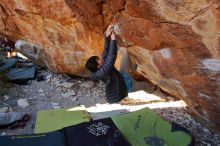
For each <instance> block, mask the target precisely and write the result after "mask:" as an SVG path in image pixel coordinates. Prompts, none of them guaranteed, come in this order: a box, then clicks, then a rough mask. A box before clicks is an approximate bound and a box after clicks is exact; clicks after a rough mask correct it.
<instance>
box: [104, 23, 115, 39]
mask: <svg viewBox="0 0 220 146" xmlns="http://www.w3.org/2000/svg"><path fill="white" fill-rule="evenodd" d="M113 26H114V25H113V24H110V25H109V26H108V28H107V30H106V33H105V35H106V37H109V36H110V35H111V34H112V31H113Z"/></svg>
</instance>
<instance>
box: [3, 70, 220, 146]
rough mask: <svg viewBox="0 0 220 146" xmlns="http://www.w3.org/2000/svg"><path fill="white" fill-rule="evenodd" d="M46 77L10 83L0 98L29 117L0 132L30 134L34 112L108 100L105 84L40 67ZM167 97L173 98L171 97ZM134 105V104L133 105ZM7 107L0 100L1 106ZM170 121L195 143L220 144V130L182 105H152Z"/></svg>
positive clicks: (93, 104)
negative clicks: (23, 123)
mask: <svg viewBox="0 0 220 146" xmlns="http://www.w3.org/2000/svg"><path fill="white" fill-rule="evenodd" d="M41 74H42V75H45V76H46V80H45V81H41V82H37V81H36V80H32V81H31V84H29V85H15V84H10V85H8V86H7V87H8V88H7V93H6V95H5V96H4V97H0V100H1V101H3V102H4V103H6V104H8V105H10V106H11V107H12V109H13V110H14V111H18V112H25V113H26V112H28V113H30V114H31V120H30V121H29V122H28V123H27V125H26V127H25V128H24V129H16V130H8V129H3V130H0V135H14V134H16V135H17V134H18V135H20V134H31V133H33V129H34V123H35V120H36V113H37V111H39V110H44V109H58V108H63V107H73V106H77V105H85V106H86V107H92V106H95V105H96V104H107V103H106V100H105V91H104V84H103V83H101V82H98V83H97V84H94V83H93V82H91V81H88V80H85V79H83V78H75V79H74V78H70V77H69V76H67V75H65V74H56V73H52V72H50V71H47V70H46V71H42V72H41ZM169 100H174V98H172V97H170V98H169ZM134 106H135V105H134ZM1 108H4V109H5V108H6V107H5V104H0V109H1ZM153 110H154V111H155V112H157V113H158V114H160V115H161V116H162V117H163V118H164V119H166V120H167V121H169V122H175V123H177V124H180V125H182V126H183V127H185V128H186V129H188V130H189V131H190V133H191V134H192V136H193V138H194V140H195V144H196V145H198V146H203V145H204V146H209V145H211V146H220V134H216V133H213V132H211V131H209V130H208V129H206V128H205V127H203V126H202V125H201V124H199V123H197V122H196V121H195V120H194V119H193V118H192V117H191V116H190V115H189V114H188V113H187V112H186V111H187V109H186V108H185V107H181V108H179V107H176V108H156V109H153Z"/></svg>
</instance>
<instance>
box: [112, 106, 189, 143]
mask: <svg viewBox="0 0 220 146" xmlns="http://www.w3.org/2000/svg"><path fill="white" fill-rule="evenodd" d="M112 120H113V121H114V123H115V125H116V126H117V127H118V129H119V130H120V131H121V133H122V134H123V135H124V137H125V138H126V139H127V140H128V141H129V143H130V144H131V145H132V146H188V145H190V144H191V141H192V138H191V136H190V135H189V134H187V133H186V132H184V131H181V130H178V131H176V129H175V131H174V130H173V126H172V124H170V123H169V122H167V121H165V120H164V119H162V118H161V117H160V116H159V115H157V114H156V113H155V112H154V111H152V110H151V109H149V108H144V109H141V110H138V111H135V112H131V113H128V114H123V115H117V116H114V117H112Z"/></svg>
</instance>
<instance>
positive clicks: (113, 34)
mask: <svg viewBox="0 0 220 146" xmlns="http://www.w3.org/2000/svg"><path fill="white" fill-rule="evenodd" d="M111 40H116V38H115V32H114V30H112V33H111Z"/></svg>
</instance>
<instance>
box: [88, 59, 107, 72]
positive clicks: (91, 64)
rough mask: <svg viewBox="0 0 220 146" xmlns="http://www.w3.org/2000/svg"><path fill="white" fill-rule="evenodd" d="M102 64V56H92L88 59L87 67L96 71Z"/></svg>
mask: <svg viewBox="0 0 220 146" xmlns="http://www.w3.org/2000/svg"><path fill="white" fill-rule="evenodd" d="M102 64H103V60H102V59H101V58H100V57H98V56H92V57H90V58H89V59H88V60H87V62H86V65H85V67H86V68H87V69H88V70H89V71H91V72H96V71H97V70H98V68H99V67H100V66H101V65H102Z"/></svg>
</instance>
